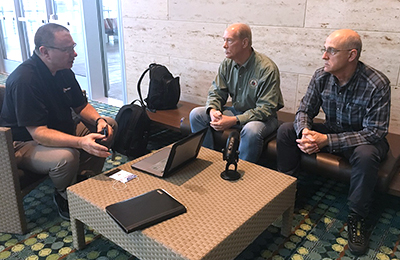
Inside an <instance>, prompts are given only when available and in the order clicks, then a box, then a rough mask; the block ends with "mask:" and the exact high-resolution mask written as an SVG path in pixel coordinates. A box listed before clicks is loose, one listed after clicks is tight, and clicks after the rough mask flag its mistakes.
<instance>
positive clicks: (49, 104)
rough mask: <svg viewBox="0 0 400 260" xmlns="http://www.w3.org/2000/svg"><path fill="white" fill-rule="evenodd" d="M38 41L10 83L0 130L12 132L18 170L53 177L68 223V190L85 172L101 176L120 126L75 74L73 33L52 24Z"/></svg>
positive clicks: (61, 211)
mask: <svg viewBox="0 0 400 260" xmlns="http://www.w3.org/2000/svg"><path fill="white" fill-rule="evenodd" d="M34 41H35V51H34V53H33V55H32V56H31V57H30V58H29V59H28V60H26V61H25V62H23V63H22V64H20V65H19V66H18V67H17V68H16V69H15V70H14V71H13V72H12V73H11V74H10V76H9V77H8V78H7V81H6V93H5V98H4V103H3V108H2V111H1V118H0V125H1V126H6V127H11V130H12V134H13V140H14V148H15V157H16V160H17V164H18V167H19V168H20V169H23V170H29V171H32V172H35V173H38V174H49V176H50V178H51V180H52V181H53V183H54V186H55V194H54V201H55V203H56V205H57V207H58V211H59V214H60V216H61V217H62V218H64V219H69V211H68V203H67V194H66V188H67V187H68V186H70V185H72V184H74V183H75V182H76V180H77V176H78V175H79V174H81V173H82V172H85V171H86V172H87V171H90V172H93V173H95V174H97V173H100V172H101V170H102V167H103V164H104V160H105V158H106V157H107V156H109V155H110V152H109V148H108V147H110V146H111V143H112V141H113V132H114V131H115V130H116V129H115V128H116V127H117V125H116V122H115V120H113V119H112V118H104V117H101V116H100V115H99V113H98V112H97V111H96V110H95V109H94V108H93V107H92V106H91V105H90V104H89V103H88V102H87V99H86V97H85V95H84V94H83V93H82V90H81V88H80V86H79V84H78V82H77V80H76V78H75V74H74V73H73V72H72V70H71V68H72V65H73V62H74V59H75V57H76V56H77V53H76V52H75V50H74V47H75V46H76V43H75V42H74V41H73V39H72V37H71V34H70V33H69V30H68V29H67V28H65V27H64V26H61V25H58V24H53V23H49V24H46V25H43V26H41V27H40V28H39V29H38V30H37V32H36V34H35V39H34ZM72 111H74V112H75V113H76V115H79V118H80V119H81V122H79V123H78V124H77V123H75V120H74V116H73V113H72ZM113 128H114V129H113ZM104 130H106V131H104ZM105 132H107V134H104V133H105ZM101 133H102V134H101ZM96 140H98V142H96Z"/></svg>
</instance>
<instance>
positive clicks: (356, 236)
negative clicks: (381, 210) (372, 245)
mask: <svg viewBox="0 0 400 260" xmlns="http://www.w3.org/2000/svg"><path fill="white" fill-rule="evenodd" d="M365 222H366V221H365V218H363V217H361V216H360V215H358V214H357V213H355V212H351V213H350V215H349V216H348V217H347V232H348V243H349V249H350V252H351V253H352V254H353V255H357V256H359V255H364V254H365V253H366V252H367V250H368V244H369V237H370V235H371V230H370V229H369V228H367V225H366V223H365Z"/></svg>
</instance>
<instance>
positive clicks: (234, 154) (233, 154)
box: [221, 131, 240, 181]
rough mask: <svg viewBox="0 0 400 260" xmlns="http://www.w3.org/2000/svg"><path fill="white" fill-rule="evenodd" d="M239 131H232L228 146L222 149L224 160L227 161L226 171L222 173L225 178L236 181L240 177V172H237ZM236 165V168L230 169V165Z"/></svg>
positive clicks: (227, 142)
mask: <svg viewBox="0 0 400 260" xmlns="http://www.w3.org/2000/svg"><path fill="white" fill-rule="evenodd" d="M239 139H240V137H239V133H238V132H237V131H232V132H231V133H230V134H229V137H228V140H227V141H226V147H225V149H223V150H222V156H223V160H224V161H226V167H225V171H223V172H222V173H221V177H222V179H224V180H229V181H235V180H238V179H239V178H240V173H238V172H237V163H238V161H239V151H238V148H239ZM232 164H233V165H234V166H235V169H234V170H230V169H229V166H230V165H232Z"/></svg>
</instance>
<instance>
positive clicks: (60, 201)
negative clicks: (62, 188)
mask: <svg viewBox="0 0 400 260" xmlns="http://www.w3.org/2000/svg"><path fill="white" fill-rule="evenodd" d="M53 201H54V203H55V204H56V206H57V209H58V215H60V217H61V218H62V219H64V220H69V208H68V200H66V199H64V198H63V197H62V196H61V195H60V194H59V193H58V192H56V191H55V192H54V195H53Z"/></svg>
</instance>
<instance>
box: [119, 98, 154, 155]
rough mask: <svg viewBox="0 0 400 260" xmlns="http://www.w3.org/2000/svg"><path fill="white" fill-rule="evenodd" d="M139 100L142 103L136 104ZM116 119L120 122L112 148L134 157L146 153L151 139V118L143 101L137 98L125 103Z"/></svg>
mask: <svg viewBox="0 0 400 260" xmlns="http://www.w3.org/2000/svg"><path fill="white" fill-rule="evenodd" d="M135 102H139V103H140V105H136V104H135ZM115 121H117V123H118V131H117V133H116V136H115V139H114V144H113V146H112V150H113V151H114V152H119V153H120V154H123V155H126V156H128V157H129V158H130V159H134V158H137V157H140V156H142V155H145V154H146V153H147V152H148V151H147V143H148V141H149V132H150V123H151V121H150V118H149V116H148V115H147V112H146V107H145V106H144V104H143V103H142V101H140V100H138V99H136V100H134V101H133V102H132V103H131V104H127V105H124V106H122V107H121V108H120V110H119V111H118V113H117V115H116V117H115Z"/></svg>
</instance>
